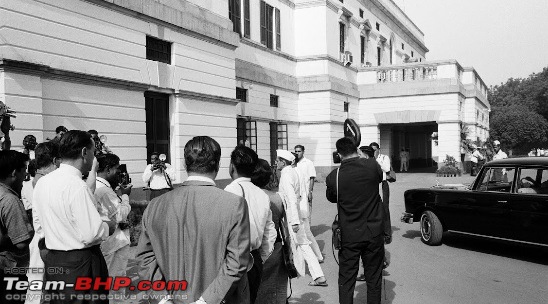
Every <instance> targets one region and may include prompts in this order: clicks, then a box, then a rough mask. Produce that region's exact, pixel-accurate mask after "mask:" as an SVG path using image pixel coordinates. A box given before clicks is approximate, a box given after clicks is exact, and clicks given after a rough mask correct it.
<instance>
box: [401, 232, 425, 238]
mask: <svg viewBox="0 0 548 304" xmlns="http://www.w3.org/2000/svg"><path fill="white" fill-rule="evenodd" d="M402 236H403V237H404V238H406V239H416V238H420V237H421V232H420V231H418V230H407V231H406V232H405V233H404V234H402Z"/></svg>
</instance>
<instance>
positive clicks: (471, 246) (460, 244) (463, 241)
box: [419, 233, 548, 265]
mask: <svg viewBox="0 0 548 304" xmlns="http://www.w3.org/2000/svg"><path fill="white" fill-rule="evenodd" d="M419 236H420V233H419ZM443 244H444V245H446V246H449V247H454V248H459V249H464V250H471V251H476V252H482V253H486V254H492V255H498V256H502V257H506V258H510V259H516V260H521V261H527V262H531V263H538V264H542V265H548V249H546V248H541V247H538V246H533V245H527V244H518V243H511V242H505V241H501V240H494V239H486V238H480V237H475V236H468V235H461V234H456V233H445V234H444V235H443Z"/></svg>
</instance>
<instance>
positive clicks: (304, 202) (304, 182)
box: [295, 145, 324, 263]
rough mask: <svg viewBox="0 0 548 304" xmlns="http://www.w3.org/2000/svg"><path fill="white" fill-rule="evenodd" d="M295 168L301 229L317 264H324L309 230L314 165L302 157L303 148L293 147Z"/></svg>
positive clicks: (314, 176) (318, 247)
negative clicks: (297, 178) (299, 182)
mask: <svg viewBox="0 0 548 304" xmlns="http://www.w3.org/2000/svg"><path fill="white" fill-rule="evenodd" d="M295 154H297V155H296V157H295V162H296V164H295V168H296V169H297V173H298V174H299V179H300V181H301V185H300V186H301V187H300V189H301V200H300V202H299V214H300V216H301V221H302V223H303V229H304V232H305V234H306V237H307V238H308V240H309V241H310V248H312V251H314V254H315V255H316V257H317V258H318V262H319V263H323V262H324V258H323V254H322V251H321V250H320V246H318V243H317V242H316V238H315V237H314V234H312V231H311V230H310V226H311V224H310V219H311V216H312V191H313V190H314V179H315V178H316V169H315V168H314V164H313V163H312V161H310V160H309V159H308V158H306V157H304V146H302V145H296V146H295Z"/></svg>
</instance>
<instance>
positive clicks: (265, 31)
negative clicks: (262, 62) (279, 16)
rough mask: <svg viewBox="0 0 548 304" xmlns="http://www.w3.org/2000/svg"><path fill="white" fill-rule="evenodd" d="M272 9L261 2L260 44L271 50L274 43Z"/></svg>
mask: <svg viewBox="0 0 548 304" xmlns="http://www.w3.org/2000/svg"><path fill="white" fill-rule="evenodd" d="M273 17H274V8H273V7H272V6H270V5H268V4H267V3H265V2H264V1H261V43H262V44H264V45H266V47H267V48H269V49H272V48H273V47H274V46H273V41H274V36H273V35H274V30H273V28H272V26H273V24H272V23H273Z"/></svg>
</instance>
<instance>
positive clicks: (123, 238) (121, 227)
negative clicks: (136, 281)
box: [94, 154, 132, 276]
mask: <svg viewBox="0 0 548 304" xmlns="http://www.w3.org/2000/svg"><path fill="white" fill-rule="evenodd" d="M97 160H98V161H99V169H98V171H97V189H95V193H94V195H95V199H96V200H97V204H98V205H97V211H99V214H101V217H103V218H105V217H106V218H108V219H109V221H110V222H114V223H115V226H116V229H115V230H114V233H113V234H112V235H110V236H109V237H108V238H107V239H106V240H105V241H104V242H103V243H101V252H102V253H103V256H104V257H105V261H106V262H107V267H108V273H109V275H110V276H125V275H126V266H127V261H128V258H129V257H128V253H129V245H130V243H131V241H130V238H129V229H128V228H129V227H127V223H126V222H127V216H128V214H129V212H130V211H131V206H130V205H129V195H130V194H131V187H132V186H131V185H124V186H120V187H119V190H118V193H116V192H115V191H114V189H115V188H116V187H118V184H119V181H120V169H119V166H120V158H119V157H118V156H116V155H115V154H105V155H101V156H98V157H97Z"/></svg>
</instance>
